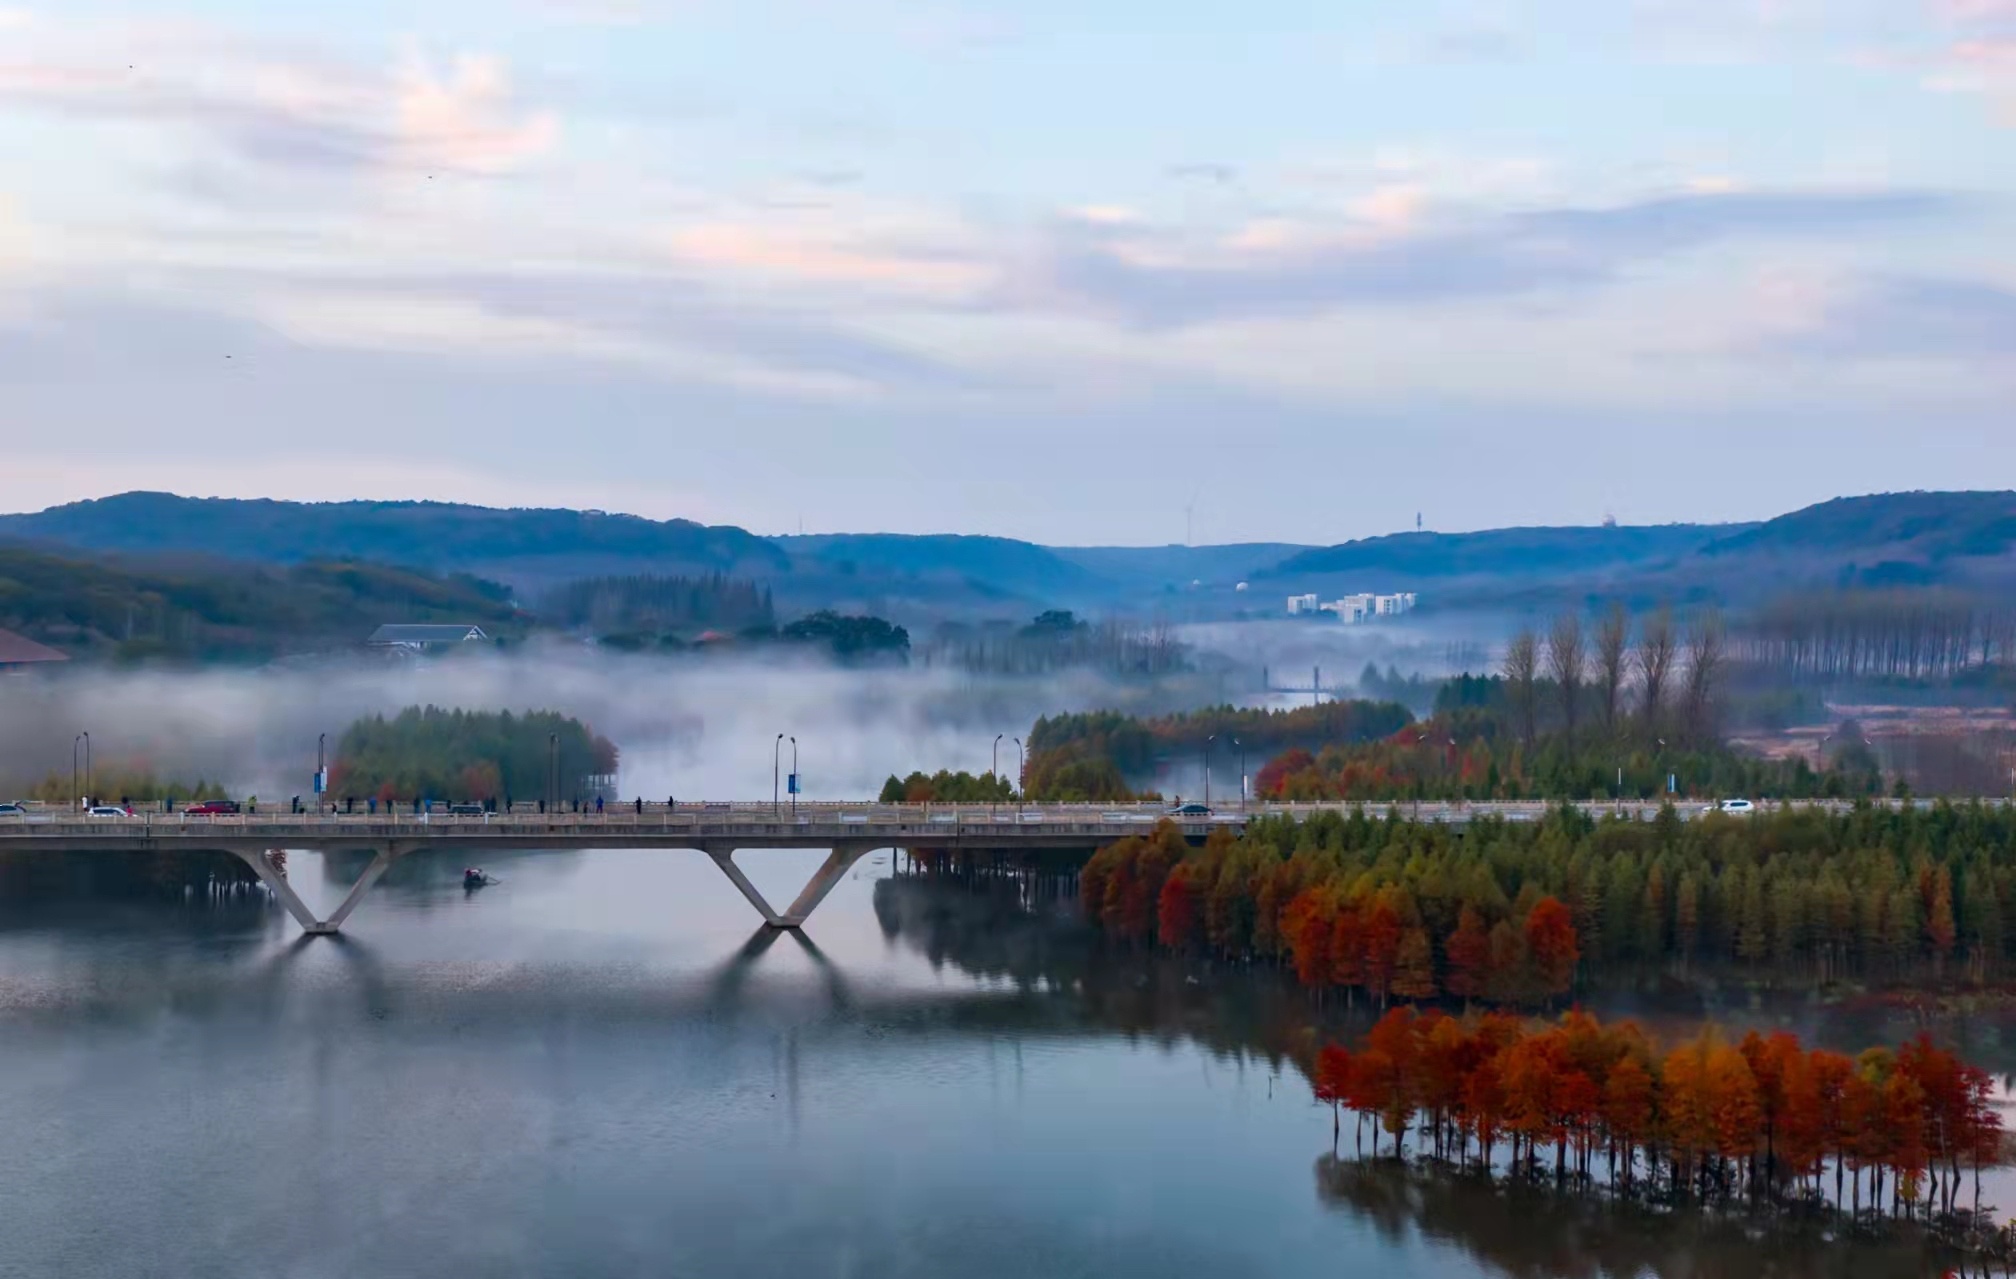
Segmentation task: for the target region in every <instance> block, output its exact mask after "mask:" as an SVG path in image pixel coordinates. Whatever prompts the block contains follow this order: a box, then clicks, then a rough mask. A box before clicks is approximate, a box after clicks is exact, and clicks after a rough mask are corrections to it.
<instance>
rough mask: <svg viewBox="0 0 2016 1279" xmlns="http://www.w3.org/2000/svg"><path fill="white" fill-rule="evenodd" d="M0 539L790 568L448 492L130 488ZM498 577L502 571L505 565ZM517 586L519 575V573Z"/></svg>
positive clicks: (542, 574)
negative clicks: (253, 496) (430, 497)
mask: <svg viewBox="0 0 2016 1279" xmlns="http://www.w3.org/2000/svg"><path fill="white" fill-rule="evenodd" d="M0 538H15V539H20V540H24V541H34V542H42V543H60V544H63V545H66V546H76V547H83V548H86V549H88V550H95V551H137V552H157V551H194V552H199V553H202V554H207V555H220V556H228V557H232V558H243V557H248V556H249V557H255V558H258V559H263V560H270V561H277V562H279V563H283V564H284V563H293V562H297V561H302V560H311V559H363V560H374V561H377V562H380V563H387V564H409V565H413V566H414V567H417V568H424V569H430V570H434V571H447V570H457V569H461V570H471V571H478V572H493V573H494V572H495V571H496V570H497V569H498V568H500V567H505V566H517V567H518V569H519V570H520V571H519V573H518V575H517V576H520V577H522V576H527V575H528V573H527V572H526V570H531V571H532V572H531V574H529V575H536V576H538V577H539V578H542V579H546V578H552V577H555V576H573V575H582V574H587V573H593V572H599V571H607V569H608V566H610V565H611V564H615V565H620V566H623V567H628V568H631V569H633V570H634V569H638V568H642V567H645V566H649V567H651V568H654V569H657V570H660V571H666V572H673V571H681V570H684V571H689V572H694V571H716V570H718V571H722V572H738V573H741V574H743V575H748V574H750V573H751V572H760V571H769V572H782V571H784V570H785V569H786V567H787V560H786V557H785V555H784V553H783V552H782V551H781V550H779V549H778V548H777V547H776V546H774V545H772V544H771V543H770V542H768V541H766V540H765V539H763V538H760V537H757V536H755V535H754V534H752V533H748V532H745V531H744V530H742V529H739V528H732V527H710V526H708V525H704V524H695V523H694V522H692V521H691V520H664V521H658V520H647V519H643V518H641V517H639V516H635V515H606V514H603V513H602V512H599V511H570V510H541V509H517V510H503V509H497V508H493V507H485V506H463V505H459V504H454V503H447V502H276V501H270V500H264V499H261V500H241V499H237V498H193V497H177V496H175V495H173V494H169V493H122V494H119V495H118V496H116V497H106V498H99V499H96V500H93V501H87V502H72V503H70V504H69V505H66V506H53V507H50V508H49V509H48V510H46V511H40V512H37V513H35V514H32V515H0ZM500 575H501V574H500ZM514 584H519V585H523V584H524V583H522V582H516V581H515V578H514Z"/></svg>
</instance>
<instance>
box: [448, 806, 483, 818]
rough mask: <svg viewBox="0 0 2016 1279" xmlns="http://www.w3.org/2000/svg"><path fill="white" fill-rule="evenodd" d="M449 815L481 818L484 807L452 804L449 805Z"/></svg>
mask: <svg viewBox="0 0 2016 1279" xmlns="http://www.w3.org/2000/svg"><path fill="white" fill-rule="evenodd" d="M448 815H449V816H450V817H481V816H482V815H483V805H481V804H450V805H448Z"/></svg>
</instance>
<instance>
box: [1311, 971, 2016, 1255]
mask: <svg viewBox="0 0 2016 1279" xmlns="http://www.w3.org/2000/svg"><path fill="white" fill-rule="evenodd" d="M1313 1074H1314V1080H1313V1083H1314V1089H1315V1093H1316V1097H1317V1100H1318V1101H1321V1102H1324V1103H1327V1104H1328V1105H1329V1106H1330V1107H1331V1108H1332V1115H1333V1118H1332V1126H1331V1136H1332V1140H1333V1142H1337V1141H1339V1140H1341V1131H1340V1130H1341V1116H1339V1115H1338V1112H1339V1111H1343V1110H1348V1111H1350V1112H1351V1113H1352V1115H1353V1116H1354V1117H1355V1125H1354V1126H1355V1128H1356V1130H1357V1131H1356V1134H1355V1141H1356V1143H1357V1146H1358V1149H1359V1150H1361V1151H1362V1150H1363V1144H1364V1140H1365V1129H1366V1127H1367V1126H1368V1121H1369V1125H1370V1127H1371V1128H1372V1142H1373V1149H1374V1152H1375V1153H1376V1152H1377V1151H1378V1150H1379V1148H1380V1143H1381V1142H1382V1141H1385V1142H1389V1143H1390V1148H1389V1149H1390V1155H1391V1157H1393V1158H1395V1159H1398V1158H1401V1157H1403V1156H1404V1154H1405V1150H1406V1141H1407V1137H1408V1135H1409V1133H1410V1132H1414V1131H1417V1130H1418V1132H1419V1133H1420V1134H1421V1139H1422V1141H1423V1142H1424V1143H1425V1145H1426V1150H1425V1152H1424V1153H1425V1154H1426V1155H1427V1156H1428V1158H1429V1159H1430V1160H1431V1161H1432V1162H1434V1163H1437V1164H1445V1165H1447V1166H1449V1167H1452V1168H1455V1169H1459V1170H1468V1169H1471V1168H1475V1169H1478V1170H1480V1171H1489V1170H1492V1169H1493V1168H1494V1166H1495V1164H1494V1160H1495V1155H1494V1152H1495V1151H1496V1150H1497V1148H1498V1147H1499V1145H1500V1143H1504V1144H1505V1145H1506V1146H1507V1147H1508V1151H1507V1156H1508V1157H1507V1161H1506V1166H1507V1167H1508V1168H1509V1169H1510V1170H1511V1171H1512V1173H1513V1175H1514V1176H1515V1177H1520V1178H1524V1179H1529V1180H1532V1179H1539V1178H1542V1177H1549V1176H1551V1178H1552V1180H1553V1182H1554V1184H1555V1185H1556V1186H1557V1187H1562V1188H1567V1187H1570V1186H1574V1187H1577V1188H1588V1189H1595V1188H1598V1187H1599V1186H1600V1185H1601V1184H1602V1182H1604V1181H1607V1182H1608V1185H1609V1189H1610V1190H1611V1191H1612V1192H1613V1193H1616V1194H1619V1195H1625V1196H1631V1197H1635V1198H1641V1199H1646V1200H1650V1201H1654V1202H1658V1201H1664V1200H1676V1199H1678V1200H1694V1201H1725V1202H1726V1201H1733V1200H1738V1199H1747V1200H1749V1201H1751V1202H1752V1203H1764V1204H1771V1205H1775V1206H1781V1207H1787V1208H1795V1207H1801V1206H1818V1207H1822V1208H1828V1209H1833V1210H1840V1211H1845V1212H1848V1213H1851V1214H1857V1215H1859V1214H1860V1213H1861V1212H1862V1211H1863V1205H1864V1202H1865V1200H1866V1202H1867V1204H1868V1206H1869V1209H1870V1210H1871V1211H1872V1212H1878V1213H1880V1212H1882V1211H1884V1198H1885V1195H1886V1193H1887V1195H1888V1199H1889V1207H1888V1211H1889V1212H1890V1213H1892V1214H1902V1215H1903V1216H1905V1217H1907V1218H1913V1219H1922V1220H1925V1221H1928V1222H1930V1221H1932V1220H1934V1219H1935V1218H1939V1217H1944V1218H1947V1219H1949V1220H1950V1219H1951V1218H1952V1217H1953V1215H1954V1214H1955V1213H1956V1211H1957V1210H1958V1209H1959V1207H1960V1198H1961V1195H1962V1193H1963V1192H1964V1191H1965V1190H1966V1189H1967V1187H1968V1185H1969V1182H1970V1179H1971V1185H1972V1196H1971V1204H1970V1207H1969V1209H1968V1212H1969V1215H1970V1216H1971V1215H1973V1214H1974V1212H1975V1211H1976V1210H1978V1209H1979V1207H1980V1185H1981V1181H1980V1173H1981V1169H1982V1168H1983V1167H1984V1166H1994V1165H1995V1164H1998V1163H2000V1162H2003V1154H2002V1140H2003V1137H2002V1120H2001V1115H2000V1113H1999V1111H1998V1110H1997V1108H1996V1105H1995V1088H1994V1081H1993V1079H1992V1078H1991V1077H1990V1075H1989V1074H1988V1072H1987V1071H1985V1070H1982V1069H1980V1068H1979V1067H1977V1066H1973V1065H1970V1064H1968V1063H1966V1062H1963V1061H1961V1060H1960V1059H1959V1058H1957V1057H1955V1056H1954V1055H1953V1054H1952V1053H1950V1052H1947V1051H1946V1050H1944V1049H1942V1048H1939V1047H1938V1046H1936V1045H1935V1044H1933V1042H1932V1041H1931V1040H1930V1039H1929V1038H1928V1037H1926V1036H1924V1035H1922V1034H1921V1035H1919V1036H1918V1037H1915V1038H1913V1039H1911V1040H1910V1041H1909V1042H1907V1043H1905V1044H1903V1045H1901V1046H1899V1047H1897V1048H1895V1049H1890V1048H1872V1049H1869V1050H1867V1051H1865V1052H1863V1053H1861V1054H1859V1055H1858V1056H1855V1057H1849V1056H1846V1055H1844V1054H1841V1053H1836V1052H1828V1051H1824V1050H1819V1049H1808V1048H1806V1047H1805V1046H1804V1045H1802V1044H1801V1043H1800V1041H1799V1039H1798V1037H1797V1036H1795V1035H1792V1034H1790V1033H1787V1032H1783V1031H1780V1032H1777V1033H1774V1034H1771V1035H1769V1036H1768V1037H1767V1036H1762V1035H1759V1034H1757V1033H1755V1032H1752V1033H1750V1034H1747V1035H1745V1036H1744V1037H1743V1038H1742V1040H1740V1041H1739V1042H1737V1043H1734V1044H1732V1043H1729V1042H1728V1041H1727V1040H1726V1039H1725V1038H1724V1037H1723V1036H1722V1035H1720V1034H1719V1033H1718V1032H1717V1031H1716V1030H1715V1029H1714V1028H1713V1027H1707V1028H1704V1029H1703V1030H1702V1031H1701V1032H1700V1033H1699V1034H1698V1035H1697V1036H1695V1037H1694V1038H1692V1039H1690V1040H1688V1041H1686V1042H1684V1043H1680V1044H1677V1045H1674V1046H1673V1047H1671V1048H1670V1049H1667V1050H1666V1051H1663V1052H1662V1051H1661V1050H1660V1048H1659V1046H1657V1045H1655V1044H1654V1043H1653V1042H1652V1041H1651V1040H1650V1039H1649V1038H1648V1037H1647V1036H1646V1034H1645V1033H1644V1032H1643V1031H1642V1030H1640V1029H1639V1028H1638V1027H1637V1026H1636V1025H1634V1024H1632V1023H1631V1022H1628V1021H1627V1022H1620V1023H1616V1024H1613V1025H1608V1026H1606V1025H1603V1024H1602V1023H1600V1022H1598V1021H1597V1020H1596V1019H1595V1018H1594V1017H1591V1016H1589V1015H1588V1014H1586V1013H1583V1012H1580V1011H1573V1012H1570V1013H1568V1014H1566V1015H1564V1016H1563V1017H1561V1018H1560V1019H1559V1020H1558V1021H1557V1022H1554V1023H1553V1024H1551V1025H1531V1024H1528V1023H1525V1022H1522V1021H1520V1020H1518V1019H1516V1018H1513V1017H1509V1016H1505V1015H1503V1014H1496V1013H1487V1014H1484V1015H1482V1016H1468V1017H1463V1018H1456V1017H1451V1016H1449V1015H1447V1014H1445V1013H1443V1012H1440V1011H1437V1010H1433V1009H1431V1010H1429V1011H1426V1012H1419V1011H1417V1010H1415V1009H1413V1008H1395V1009H1393V1010H1391V1011H1390V1012H1388V1013H1387V1014H1386V1015H1385V1016H1384V1017H1382V1018H1381V1019H1380V1020H1379V1022H1378V1023H1377V1024H1376V1025H1374V1026H1373V1027H1372V1028H1371V1029H1370V1030H1369V1031H1368V1032H1366V1034H1365V1036H1364V1037H1363V1039H1362V1040H1360V1041H1359V1043H1358V1045H1357V1046H1356V1048H1355V1049H1351V1048H1346V1047H1344V1046H1342V1045H1336V1044H1332V1045H1329V1046H1327V1047H1325V1048H1323V1049H1322V1051H1321V1052H1320V1053H1319V1054H1318V1056H1317V1058H1316V1063H1315V1068H1314V1071H1313ZM1547 1156H1551V1158H1548V1157H1547ZM1599 1161H1600V1164H1601V1172H1600V1174H1599V1172H1598V1165H1599ZM1550 1162H1551V1164H1552V1168H1551V1171H1550V1170H1549V1169H1547V1168H1546V1164H1547V1163H1550Z"/></svg>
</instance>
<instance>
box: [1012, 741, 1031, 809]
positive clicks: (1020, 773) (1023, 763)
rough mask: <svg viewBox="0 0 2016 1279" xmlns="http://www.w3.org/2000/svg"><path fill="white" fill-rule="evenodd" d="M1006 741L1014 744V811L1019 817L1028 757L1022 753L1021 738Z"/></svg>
mask: <svg viewBox="0 0 2016 1279" xmlns="http://www.w3.org/2000/svg"><path fill="white" fill-rule="evenodd" d="M1008 740H1009V741H1011V742H1013V743H1015V811H1016V813H1017V814H1018V815H1019V814H1020V813H1021V811H1022V801H1023V799H1024V798H1025V796H1024V795H1023V794H1022V784H1023V781H1024V780H1025V779H1026V778H1027V777H1028V775H1029V757H1028V756H1027V755H1025V754H1023V753H1022V739H1021V738H1019V737H1011V738H1009V739H1008Z"/></svg>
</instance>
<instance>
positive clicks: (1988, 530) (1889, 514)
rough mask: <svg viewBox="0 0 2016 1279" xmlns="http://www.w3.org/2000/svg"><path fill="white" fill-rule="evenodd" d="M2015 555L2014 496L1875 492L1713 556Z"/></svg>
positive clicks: (1735, 537) (1801, 514)
mask: <svg viewBox="0 0 2016 1279" xmlns="http://www.w3.org/2000/svg"><path fill="white" fill-rule="evenodd" d="M2012 549H2016V493H1878V494H1873V495H1871V496H1868V497H1838V498H1835V499H1834V500H1833V501H1831V502H1822V503H1820V504H1819V505H1818V506H1809V507H1807V508H1806V509H1804V510H1801V511H1794V512H1792V513H1791V514H1790V515H1781V516H1779V517H1778V518H1777V519H1775V520H1766V521H1765V522H1764V523H1762V524H1758V525H1755V526H1753V527H1751V528H1747V529H1744V530H1742V531H1741V532H1738V533H1732V534H1730V535H1728V536H1726V537H1722V538H1718V539H1716V540H1715V541H1714V542H1711V543H1710V544H1708V545H1707V546H1706V547H1704V548H1702V551H1703V554H1706V555H1710V556H1731V555H1747V554H1755V553H1758V552H1771V553H1773V554H1780V555H1783V554H1819V555H1825V556H1843V555H1852V556H1856V557H1859V558H1862V559H1869V558H1871V557H1879V558H1895V559H1910V560H1916V561H1921V562H1928V563H1930V562H1938V561H1941V560H1948V559H1956V558H1960V559H1973V558H1995V557H2000V556H2007V555H2009V554H2010V552H2011V550H2012Z"/></svg>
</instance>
